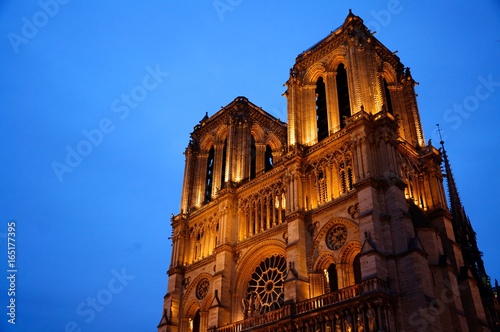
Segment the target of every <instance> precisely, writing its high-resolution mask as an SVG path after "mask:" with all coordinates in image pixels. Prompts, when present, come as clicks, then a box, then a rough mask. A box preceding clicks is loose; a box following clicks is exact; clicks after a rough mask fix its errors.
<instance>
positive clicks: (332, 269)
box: [328, 264, 339, 292]
mask: <svg viewBox="0 0 500 332" xmlns="http://www.w3.org/2000/svg"><path fill="white" fill-rule="evenodd" d="M328 286H329V287H330V292H335V291H338V290H339V283H338V280H337V266H336V265H335V264H330V266H329V267H328Z"/></svg>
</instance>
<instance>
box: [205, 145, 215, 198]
mask: <svg viewBox="0 0 500 332" xmlns="http://www.w3.org/2000/svg"><path fill="white" fill-rule="evenodd" d="M214 161H215V150H214V147H213V146H212V148H210V151H209V152H208V160H207V176H206V178H205V179H206V182H205V204H206V203H208V202H210V200H211V199H212V183H213V178H214Z"/></svg>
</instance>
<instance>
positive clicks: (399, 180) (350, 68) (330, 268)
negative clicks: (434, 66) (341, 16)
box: [158, 13, 498, 332]
mask: <svg viewBox="0 0 500 332" xmlns="http://www.w3.org/2000/svg"><path fill="white" fill-rule="evenodd" d="M286 86H287V90H286V92H285V96H286V98H287V101H288V124H287V123H284V122H282V121H280V120H279V119H276V118H274V117H273V116H272V115H270V114H269V113H267V112H265V111H264V110H263V109H262V108H260V107H257V106H256V105H254V104H252V103H251V102H250V101H249V100H248V99H247V98H245V97H237V98H236V99H235V100H233V101H232V102H231V103H230V104H229V105H227V106H225V107H223V108H222V109H221V110H219V111H218V112H216V113H215V114H214V115H212V116H210V117H208V115H207V116H205V117H204V118H203V119H202V120H201V121H200V123H199V124H197V125H196V126H195V128H194V131H193V132H192V133H191V140H190V142H189V145H188V147H187V149H186V152H185V156H186V166H185V175H184V182H183V188H182V198H181V207H180V213H179V214H178V215H176V216H173V217H172V237H171V240H172V260H171V264H170V267H169V269H168V272H167V273H168V289H167V294H166V295H165V297H164V309H163V315H162V318H161V321H160V323H159V326H158V331H159V332H167V331H179V332H181V331H182V332H183V331H196V332H197V331H212V332H216V331H217V332H233V331H234V332H235V331H303V332H306V331H332V332H333V331H335V332H339V331H343V332H347V331H348V332H351V331H352V332H354V331H356V332H361V331H368V332H374V331H394V332H395V331H489V330H490V328H491V326H492V322H493V321H494V315H495V312H494V311H490V310H485V308H486V305H485V304H483V302H485V301H483V300H482V299H481V295H482V294H481V287H482V286H481V285H479V284H480V283H485V282H486V281H484V280H479V281H478V280H477V278H475V275H474V273H472V272H471V270H470V268H469V265H470V264H469V263H470V262H469V261H468V260H467V259H465V258H464V249H463V246H469V247H470V245H469V244H467V243H465V244H464V243H462V242H461V241H459V240H458V239H457V238H456V237H457V227H458V226H457V223H458V222H459V221H457V220H455V218H454V216H453V214H452V212H451V209H450V208H449V207H448V204H447V201H446V197H445V190H444V186H443V172H442V170H441V162H442V153H441V151H439V150H438V149H436V148H435V147H433V146H432V145H430V144H428V145H426V143H425V141H424V137H423V133H422V127H421V123H420V118H419V112H418V108H417V102H416V96H415V91H414V86H415V81H414V80H413V78H412V76H411V74H410V71H409V69H408V68H405V67H404V66H403V65H402V63H401V62H400V60H399V58H398V57H397V56H396V55H395V54H394V53H393V52H391V51H390V50H388V49H387V48H386V47H385V46H384V45H382V44H381V43H380V42H379V41H378V40H377V39H376V38H374V36H373V34H372V33H371V32H370V31H369V30H368V29H367V28H366V26H365V25H363V21H362V20H361V19H360V18H359V17H357V16H355V15H353V14H352V13H349V15H348V16H347V18H346V19H345V21H344V23H343V25H342V26H341V27H340V28H338V29H337V30H335V31H334V32H332V33H331V34H330V35H329V36H328V37H326V38H325V39H323V40H321V41H320V42H318V43H317V44H315V45H314V46H313V47H311V48H310V49H308V50H307V51H305V52H303V53H302V54H300V55H299V56H298V57H297V59H296V62H295V65H294V66H293V68H292V69H291V70H290V76H289V79H288V81H287V82H286ZM486 277H487V276H486ZM483 288H484V287H483ZM497 319H498V317H497Z"/></svg>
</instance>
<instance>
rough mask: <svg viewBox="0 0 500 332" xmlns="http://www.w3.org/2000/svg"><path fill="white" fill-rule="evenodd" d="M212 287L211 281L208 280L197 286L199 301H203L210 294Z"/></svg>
mask: <svg viewBox="0 0 500 332" xmlns="http://www.w3.org/2000/svg"><path fill="white" fill-rule="evenodd" d="M209 287H210V281H208V279H207V278H204V279H201V280H200V282H199V283H198V285H197V286H196V298H197V299H198V300H201V299H203V298H204V297H205V296H207V294H208V288H209Z"/></svg>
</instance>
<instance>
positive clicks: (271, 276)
mask: <svg viewBox="0 0 500 332" xmlns="http://www.w3.org/2000/svg"><path fill="white" fill-rule="evenodd" d="M285 277H286V260H285V258H284V257H283V256H281V255H274V256H271V257H268V258H266V259H265V260H263V261H262V262H260V264H259V266H257V268H256V269H255V271H254V273H253V274H252V278H251V279H250V281H249V282H248V290H247V298H246V301H245V303H246V310H247V312H246V313H245V316H247V317H248V316H253V315H258V314H263V313H266V312H269V311H272V310H276V309H279V308H281V307H282V305H283V302H284V300H285V294H284V282H285Z"/></svg>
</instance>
